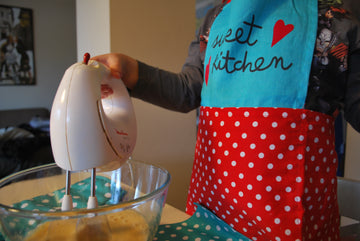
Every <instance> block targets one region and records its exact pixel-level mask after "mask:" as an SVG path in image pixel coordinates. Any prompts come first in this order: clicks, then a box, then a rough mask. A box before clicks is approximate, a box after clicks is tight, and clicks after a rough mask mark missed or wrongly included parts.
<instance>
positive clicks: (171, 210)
mask: <svg viewBox="0 0 360 241" xmlns="http://www.w3.org/2000/svg"><path fill="white" fill-rule="evenodd" d="M188 218H190V215H188V214H187V213H185V212H183V211H181V210H179V209H177V208H175V207H173V206H171V205H169V204H165V206H164V209H163V212H162V215H161V219H160V224H172V223H180V222H183V221H185V220H187V219H188Z"/></svg>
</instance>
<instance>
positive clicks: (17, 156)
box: [0, 108, 54, 178]
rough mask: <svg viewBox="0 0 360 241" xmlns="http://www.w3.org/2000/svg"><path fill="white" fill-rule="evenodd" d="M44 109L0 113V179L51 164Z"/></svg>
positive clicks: (0, 111)
mask: <svg viewBox="0 0 360 241" xmlns="http://www.w3.org/2000/svg"><path fill="white" fill-rule="evenodd" d="M49 117H50V112H49V110H47V109H46V108H26V109H12V110H0V178H3V177H5V176H7V175H9V174H12V173H15V172H18V171H20V170H24V169H27V168H31V167H34V166H38V165H43V164H47V163H53V162H54V158H53V155H52V150H51V145H50V135H49Z"/></svg>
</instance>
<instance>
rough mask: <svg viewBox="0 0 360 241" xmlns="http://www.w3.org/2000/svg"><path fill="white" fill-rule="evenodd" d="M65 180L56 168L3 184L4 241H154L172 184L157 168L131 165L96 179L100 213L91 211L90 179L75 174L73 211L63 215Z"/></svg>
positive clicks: (0, 183)
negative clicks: (88, 203) (62, 204)
mask: <svg viewBox="0 0 360 241" xmlns="http://www.w3.org/2000/svg"><path fill="white" fill-rule="evenodd" d="M65 177H66V175H65V172H64V170H62V169H61V168H59V167H58V166H57V165H56V164H50V165H44V166H39V167H35V168H32V169H28V170H25V171H21V172H19V173H16V174H13V175H11V176H8V177H6V178H4V179H2V180H0V221H1V232H2V234H3V236H4V237H5V239H6V240H28V241H31V240H37V241H41V240H101V241H106V240H126V241H133V240H134V241H143V240H144V241H145V240H152V239H153V237H154V235H155V233H156V231H157V227H158V225H159V222H160V217H161V213H162V208H163V206H164V204H165V199H166V194H167V190H168V186H169V183H170V175H169V173H168V172H167V171H166V170H164V169H162V168H159V167H156V166H153V165H149V164H146V163H142V162H138V161H133V160H128V161H127V162H126V163H125V164H124V165H123V166H121V167H120V168H119V169H117V170H114V171H111V172H104V173H97V175H96V196H97V199H98V202H99V206H98V208H95V209H87V208H86V205H87V201H88V197H89V195H90V173H89V172H76V173H72V174H71V184H72V185H71V195H72V199H73V209H72V210H71V211H61V201H62V197H63V195H64V193H65V185H66V183H65V180H66V178H65Z"/></svg>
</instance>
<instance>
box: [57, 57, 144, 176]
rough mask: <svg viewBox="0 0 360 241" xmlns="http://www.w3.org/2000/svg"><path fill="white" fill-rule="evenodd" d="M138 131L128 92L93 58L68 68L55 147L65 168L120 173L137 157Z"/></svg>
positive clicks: (59, 92) (60, 94)
mask: <svg viewBox="0 0 360 241" xmlns="http://www.w3.org/2000/svg"><path fill="white" fill-rule="evenodd" d="M136 132H137V130H136V119H135V113H134V109H133V106H132V102H131V99H130V96H129V94H128V91H127V89H126V87H125V85H124V84H123V82H122V81H121V80H119V79H114V78H112V77H111V74H110V71H109V69H107V68H106V67H105V66H104V65H103V64H101V63H98V62H96V61H91V60H90V61H89V63H88V64H84V63H76V64H73V65H72V66H70V67H69V68H68V69H67V70H66V72H65V74H64V76H63V79H62V80H61V83H60V85H59V87H58V90H57V93H56V95H55V98H54V102H53V106H52V109H51V116H50V138H51V145H52V150H53V155H54V159H55V162H56V164H57V165H58V166H59V167H61V168H62V169H65V170H69V171H80V170H87V169H91V168H96V169H97V170H99V171H109V170H114V169H117V168H118V167H120V166H121V165H122V164H123V163H124V162H125V161H126V160H127V159H128V157H129V156H130V155H131V153H132V151H133V149H134V146H135V142H136Z"/></svg>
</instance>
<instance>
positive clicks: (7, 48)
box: [0, 5, 36, 86]
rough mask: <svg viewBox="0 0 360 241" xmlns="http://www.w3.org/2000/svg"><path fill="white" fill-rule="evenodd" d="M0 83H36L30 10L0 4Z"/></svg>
mask: <svg viewBox="0 0 360 241" xmlns="http://www.w3.org/2000/svg"><path fill="white" fill-rule="evenodd" d="M0 64H1V65H0V86H9V85H35V83H36V79H35V61H34V38H33V12H32V10H31V9H29V8H21V7H12V6H5V5H0Z"/></svg>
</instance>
